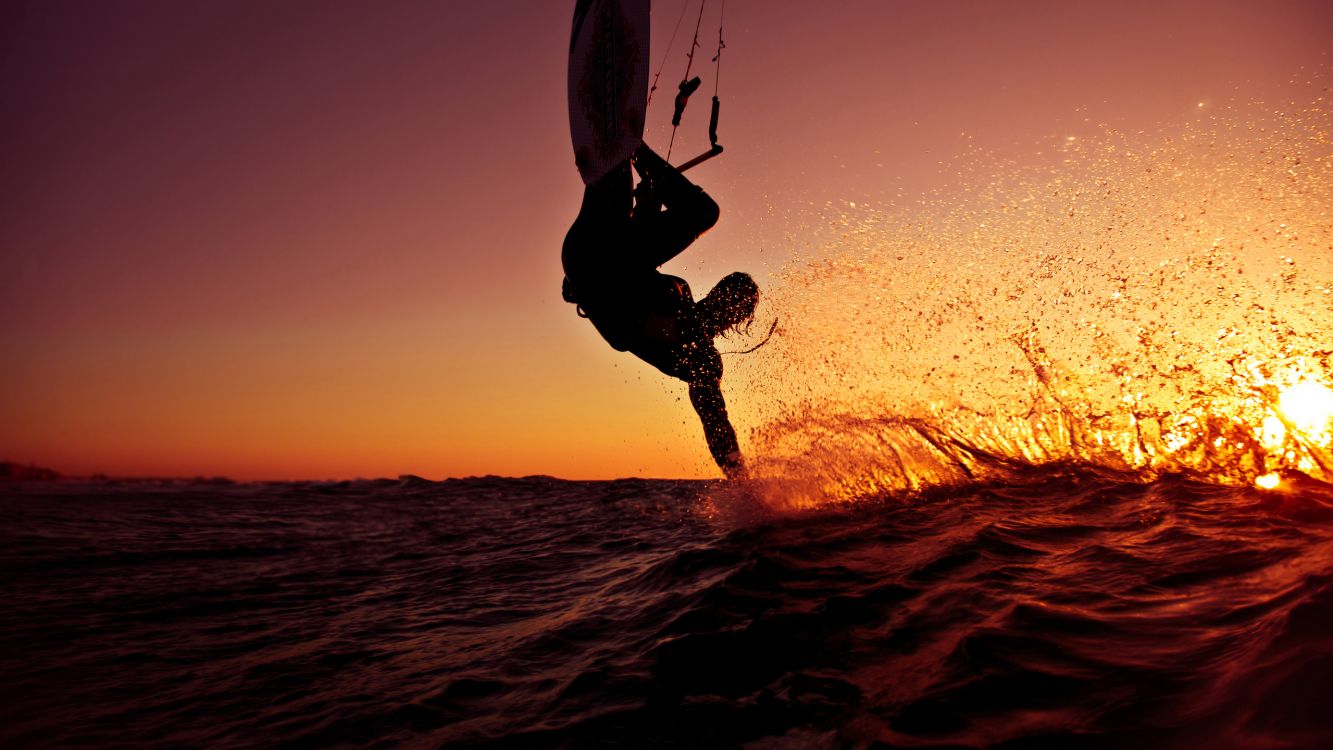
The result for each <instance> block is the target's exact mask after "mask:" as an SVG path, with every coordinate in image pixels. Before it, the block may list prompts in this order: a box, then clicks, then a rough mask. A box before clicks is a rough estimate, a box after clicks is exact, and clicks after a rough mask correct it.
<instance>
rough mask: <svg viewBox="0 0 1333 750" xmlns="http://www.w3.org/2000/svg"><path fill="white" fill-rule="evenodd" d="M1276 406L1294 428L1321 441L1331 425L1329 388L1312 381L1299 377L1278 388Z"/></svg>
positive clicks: (1332, 393)
mask: <svg viewBox="0 0 1333 750" xmlns="http://www.w3.org/2000/svg"><path fill="white" fill-rule="evenodd" d="M1277 409H1278V411H1279V412H1281V414H1282V417H1283V418H1284V419H1286V421H1287V422H1288V423H1289V424H1290V425H1291V426H1292V427H1294V428H1296V429H1297V430H1299V431H1300V432H1302V433H1304V434H1305V435H1306V436H1308V437H1311V438H1314V439H1315V440H1317V441H1319V442H1320V443H1321V444H1327V443H1328V442H1329V439H1330V436H1329V432H1330V428H1333V391H1330V390H1329V389H1328V388H1327V387H1325V386H1323V385H1322V384H1320V383H1316V382H1315V381H1313V380H1303V381H1301V382H1299V383H1297V384H1295V385H1293V386H1291V387H1290V388H1287V389H1286V390H1284V391H1282V394H1281V395H1280V396H1279V397H1278V402H1277Z"/></svg>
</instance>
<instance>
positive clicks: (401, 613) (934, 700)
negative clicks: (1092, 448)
mask: <svg viewBox="0 0 1333 750" xmlns="http://www.w3.org/2000/svg"><path fill="white" fill-rule="evenodd" d="M772 491H773V488H772V487H771V486H768V487H766V486H764V485H762V484H760V485H755V486H750V487H748V488H747V487H743V486H737V485H727V484H723V483H715V482H708V481H667V480H621V481H607V482H572V481H562V480H558V479H552V478H546V477H531V478H524V479H504V478H493V477H488V478H474V479H462V480H449V481H444V482H429V481H425V480H421V479H417V478H403V479H399V480H379V481H355V482H337V483H254V484H248V483H241V484H223V483H212V484H210V483H189V482H158V483H152V482H100V483H98V482H47V483H28V484H10V485H6V486H3V487H0V579H2V580H4V581H5V606H4V609H3V615H2V617H3V628H2V629H0V641H2V643H0V670H2V672H3V674H4V675H5V679H4V683H5V699H4V700H3V701H0V744H3V746H5V747H108V746H115V747H160V748H178V747H217V748H232V747H236V748H239V747H608V746H615V747H680V746H697V747H778V748H791V747H816V748H817V747H980V746H998V747H1061V748H1063V747H1126V746H1134V747H1147V748H1152V747H1196V746H1206V747H1237V748H1240V747H1246V748H1254V747H1271V748H1283V747H1290V748H1314V747H1328V746H1331V745H1333V719H1331V718H1330V714H1329V711H1328V708H1327V705H1326V703H1327V700H1328V696H1329V695H1333V487H1330V486H1329V485H1326V484H1322V483H1320V482H1318V481H1315V480H1313V479H1308V478H1303V477H1300V476H1288V477H1287V478H1286V479H1285V480H1284V481H1283V483H1282V486H1281V487H1279V488H1278V489H1275V490H1272V491H1265V490H1260V489H1257V488H1253V487H1243V486H1225V485H1220V484H1214V483H1209V482H1204V481H1198V480H1192V479H1187V478H1184V477H1182V476H1175V475H1168V476H1162V477H1155V478H1152V479H1145V478H1144V477H1142V476H1136V475H1133V474H1125V473H1117V472H1111V471H1108V470H1106V469H1101V468H1096V467H1091V466H1086V465H1073V464H1065V465H1047V466H1043V467H1036V466H1033V467H1027V468H1024V469H1013V470H1011V471H1010V472H1009V474H1008V477H1007V478H1006V480H1005V481H1002V482H995V481H990V482H985V483H982V482H974V483H964V484H961V485H954V486H951V487H936V488H932V489H929V490H926V491H913V492H902V493H897V494H886V495H883V496H880V497H873V498H863V499H861V500H860V501H857V502H841V503H837V504H831V505H826V506H821V507H819V508H815V509H809V510H791V509H785V510H782V511H774V510H772V509H771V507H770V505H771V503H769V504H766V503H765V502H764V501H763V498H764V496H765V493H771V492H772Z"/></svg>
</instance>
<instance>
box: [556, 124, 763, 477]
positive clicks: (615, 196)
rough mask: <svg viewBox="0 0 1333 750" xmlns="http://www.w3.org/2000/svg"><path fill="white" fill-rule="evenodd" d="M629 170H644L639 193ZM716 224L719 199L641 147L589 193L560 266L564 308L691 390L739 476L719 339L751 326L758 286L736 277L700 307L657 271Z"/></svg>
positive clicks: (683, 287)
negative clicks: (715, 341) (572, 305)
mask: <svg viewBox="0 0 1333 750" xmlns="http://www.w3.org/2000/svg"><path fill="white" fill-rule="evenodd" d="M631 162H632V163H633V165H634V168H635V169H636V170H638V172H639V177H640V183H639V187H638V189H637V190H635V189H634V188H633V176H632V174H631V172H630V164H631ZM717 218H718V208H717V203H715V202H714V201H713V199H712V198H710V197H708V195H707V194H706V193H704V191H703V190H701V189H700V188H698V187H696V186H695V185H694V184H692V183H691V182H690V181H689V180H687V179H685V177H684V175H682V174H681V173H680V172H679V171H677V170H676V169H675V168H674V167H672V166H671V165H670V164H667V163H666V162H665V161H663V160H662V158H661V157H660V156H658V155H657V154H655V153H653V151H652V150H651V149H649V148H648V147H647V146H646V145H644V146H640V147H639V149H638V151H636V152H635V154H634V156H633V158H632V159H631V160H629V161H626V162H624V163H623V164H621V165H620V166H618V167H616V168H615V169H613V170H611V171H610V172H609V173H607V174H606V176H604V177H602V178H601V179H600V180H598V181H597V182H596V183H594V184H592V185H589V186H587V188H586V189H585V190H584V192H583V206H582V207H581V208H580V209H579V215H578V218H577V219H575V220H574V225H573V226H572V227H570V228H569V233H568V234H566V235H565V245H564V251H563V253H562V254H561V260H562V262H563V264H564V267H565V288H564V297H565V300H566V301H568V302H573V303H575V304H577V305H578V309H579V314H580V315H583V316H585V317H587V318H588V319H589V320H591V321H592V324H593V326H595V327H596V328H597V332H598V333H600V334H601V335H602V338H604V339H606V341H607V343H609V344H611V346H612V347H613V348H615V349H616V350H618V351H622V352H624V351H628V352H631V353H633V354H634V355H635V356H637V357H639V358H640V359H642V360H643V361H645V362H647V363H648V364H650V365H652V366H654V367H656V368H657V369H659V370H661V371H662V372H664V373H666V374H667V375H670V376H671V377H674V378H680V379H681V380H684V381H685V382H686V383H688V384H689V386H690V403H691V404H693V405H694V410H695V411H696V412H698V414H699V420H700V421H701V422H703V427H704V436H705V437H706V438H707V440H708V450H709V452H711V453H712V454H713V460H714V461H717V465H718V467H720V468H721V469H722V471H723V472H724V473H725V474H726V475H727V476H728V477H733V478H734V477H737V476H739V475H741V474H743V473H744V470H745V467H744V463H743V461H742V459H741V454H740V450H739V448H738V447H737V445H736V431H735V430H734V429H732V426H731V422H730V420H728V418H727V406H726V403H725V402H724V401H723V400H722V387H721V381H722V357H721V356H720V355H719V354H718V351H717V347H716V346H715V345H714V344H713V339H714V338H715V337H717V336H718V335H719V334H721V333H722V332H723V331H726V330H729V329H731V328H734V327H735V326H737V325H739V324H741V323H743V322H748V321H749V320H751V319H752V318H753V316H754V308H755V303H756V302H757V301H758V299H759V287H758V286H757V285H756V284H755V283H754V280H753V279H752V278H750V276H749V274H744V273H739V272H738V273H733V274H731V275H729V276H727V277H726V278H724V279H722V280H721V281H719V282H718V284H717V286H715V287H714V288H713V290H712V291H710V292H709V293H708V294H707V295H705V296H704V298H703V299H701V300H699V301H698V302H697V303H696V302H695V301H694V297H693V295H692V294H691V293H690V287H689V284H686V283H685V280H684V279H681V278H678V277H676V276H668V275H667V274H664V273H661V272H659V271H658V270H657V267H658V266H660V265H662V264H663V263H666V262H667V261H669V260H671V259H672V258H674V257H676V256H677V255H679V254H680V253H681V251H683V250H684V249H685V248H687V247H689V246H690V243H692V242H694V240H695V239H697V238H698V237H699V235H701V234H703V233H704V232H706V231H708V230H709V229H710V228H711V227H712V226H713V225H714V224H716V223H717Z"/></svg>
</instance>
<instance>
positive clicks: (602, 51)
mask: <svg viewBox="0 0 1333 750" xmlns="http://www.w3.org/2000/svg"><path fill="white" fill-rule="evenodd" d="M648 2H649V0H578V3H577V4H576V5H575V6H574V28H573V33H572V34H571V35H570V40H569V132H570V135H571V136H572V138H573V142H574V163H575V164H576V165H577V166H578V169H579V175H580V176H582V177H583V182H584V184H587V185H591V184H592V183H594V182H596V181H597V180H598V178H600V177H601V176H603V175H605V174H606V173H607V172H609V171H610V170H611V168H612V167H615V166H616V165H618V164H620V163H621V162H623V161H625V160H626V159H628V158H629V157H630V156H631V155H632V154H633V153H634V150H635V149H636V148H638V147H639V144H640V143H643V123H644V115H645V113H646V111H647V108H648V66H649V61H648V41H649V40H648V31H649V28H648V17H649V12H648Z"/></svg>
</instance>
